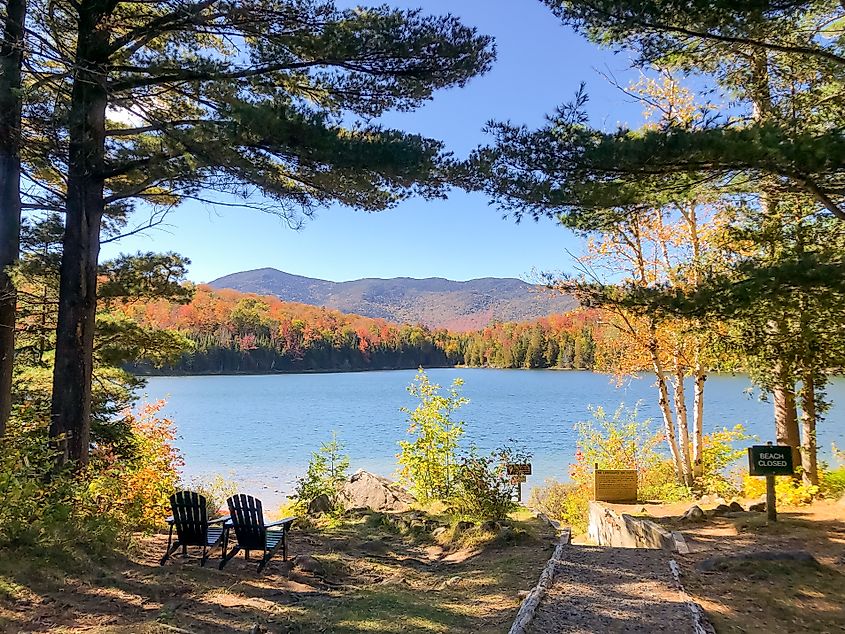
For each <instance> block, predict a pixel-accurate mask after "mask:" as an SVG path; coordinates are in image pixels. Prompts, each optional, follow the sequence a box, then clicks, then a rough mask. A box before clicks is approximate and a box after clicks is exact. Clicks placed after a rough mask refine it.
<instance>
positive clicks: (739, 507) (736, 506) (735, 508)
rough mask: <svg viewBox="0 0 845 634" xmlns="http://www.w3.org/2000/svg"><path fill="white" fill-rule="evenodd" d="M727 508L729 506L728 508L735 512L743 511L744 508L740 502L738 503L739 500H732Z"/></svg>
mask: <svg viewBox="0 0 845 634" xmlns="http://www.w3.org/2000/svg"><path fill="white" fill-rule="evenodd" d="M728 508H730V509H731V510H732V511H734V512H735V513H742V512H743V511H745V509H744V508H742V504H740V503H739V502H737V501H736V500H734V501H733V502H731V505H730V507H728Z"/></svg>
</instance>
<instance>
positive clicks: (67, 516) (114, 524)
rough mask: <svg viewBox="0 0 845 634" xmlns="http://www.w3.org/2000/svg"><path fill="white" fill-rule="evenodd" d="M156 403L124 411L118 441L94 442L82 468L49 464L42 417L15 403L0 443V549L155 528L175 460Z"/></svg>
mask: <svg viewBox="0 0 845 634" xmlns="http://www.w3.org/2000/svg"><path fill="white" fill-rule="evenodd" d="M162 405H163V404H162V403H156V404H150V405H145V406H143V407H141V408H140V409H139V411H138V412H137V413H127V415H126V417H125V418H126V422H127V429H128V432H127V435H126V436H125V437H124V438H123V442H122V443H121V446H120V447H117V446H114V445H108V444H106V443H102V444H100V445H98V447H97V451H96V452H95V453H94V455H93V456H92V460H91V462H90V463H89V464H88V465H87V467H86V468H85V469H83V470H81V471H77V470H74V469H73V468H72V466H68V467H64V468H59V467H57V466H56V462H55V457H56V450H55V449H54V448H53V447H52V445H51V443H50V441H49V439H48V437H47V429H46V427H47V426H46V424H44V423H43V422H42V421H43V419H41V418H39V417H38V416H37V412H36V411H35V410H33V409H29V408H26V407H22V408H19V409H18V410H17V411H16V413H15V415H14V416H13V418H12V421H11V424H10V426H9V428H8V430H7V434H6V435H5V436H4V437H3V439H2V441H0V547H22V546H23V547H39V548H48V547H49V548H58V549H64V548H72V547H76V546H79V545H82V546H85V545H94V546H96V547H109V546H113V545H116V544H117V542H118V541H125V540H127V539H128V538H129V537H130V535H131V533H132V532H133V531H137V530H145V531H151V530H155V529H158V528H160V527H162V526H163V524H164V521H163V520H164V518H165V517H167V516H168V515H169V514H170V506H169V497H170V495H171V494H172V493H173V492H174V491H175V488H176V482H177V481H178V470H179V468H180V467H181V464H182V462H181V457H180V456H179V454H178V452H177V451H176V450H175V448H174V447H173V445H172V440H173V438H174V432H173V428H172V423H171V422H170V421H169V420H167V419H163V418H160V417H159V416H158V411H159V410H160V408H161V407H162Z"/></svg>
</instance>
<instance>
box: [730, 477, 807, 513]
mask: <svg viewBox="0 0 845 634" xmlns="http://www.w3.org/2000/svg"><path fill="white" fill-rule="evenodd" d="M742 492H743V495H744V496H745V497H748V498H759V497H765V495H766V478H763V477H760V476H750V475H745V476H744V477H743V480H742ZM818 494H819V487H817V486H815V485H813V484H804V482H802V481H801V480H796V479H795V478H793V477H792V476H778V477H776V478H775V498H776V499H777V502H778V504H783V505H786V506H801V505H802V504H810V503H811V502H812V501H813V499H814V498H815V497H816V496H817V495H818Z"/></svg>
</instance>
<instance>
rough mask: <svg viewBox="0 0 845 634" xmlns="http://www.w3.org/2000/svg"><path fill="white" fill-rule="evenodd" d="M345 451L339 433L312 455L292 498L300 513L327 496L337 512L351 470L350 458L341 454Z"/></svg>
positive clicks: (333, 433)
mask: <svg viewBox="0 0 845 634" xmlns="http://www.w3.org/2000/svg"><path fill="white" fill-rule="evenodd" d="M343 449H344V446H343V444H342V443H340V442H339V441H338V439H337V433H336V432H332V439H331V440H330V441H329V442H326V443H323V444H322V445H320V449H319V451H315V452H313V453H312V454H311V459H310V460H309V461H308V470H307V471H306V472H305V476H304V477H302V478H299V479H298V480H297V481H296V489H295V490H294V494H293V495H292V496H291V498H292V499H293V500H294V507H295V508H296V510H297V511H298V512H300V513H304V512H305V511H306V510H307V509H308V505H309V504H310V503H311V501H312V500H313V499H314V498H316V497H318V496H320V495H327V496H328V498H329V501H330V502H331V505H332V508H333V509H335V510H337V508H338V492H339V489H340V487H341V485H343V483H344V482H345V481H346V479H347V475H346V471H347V469H349V456H346V455H343V454H342V453H341V452H342V451H343Z"/></svg>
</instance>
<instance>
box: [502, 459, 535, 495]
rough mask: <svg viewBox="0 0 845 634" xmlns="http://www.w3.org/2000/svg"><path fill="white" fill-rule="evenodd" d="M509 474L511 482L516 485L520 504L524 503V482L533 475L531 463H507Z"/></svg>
mask: <svg viewBox="0 0 845 634" xmlns="http://www.w3.org/2000/svg"><path fill="white" fill-rule="evenodd" d="M507 470H508V475H509V476H510V477H511V484H515V485H516V499H517V502H519V503H520V504H521V503H522V483H523V482H525V481H526V480H527V479H528V478H527V476H530V475H531V463H530V462H524V463H520V464H509V465H507Z"/></svg>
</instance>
